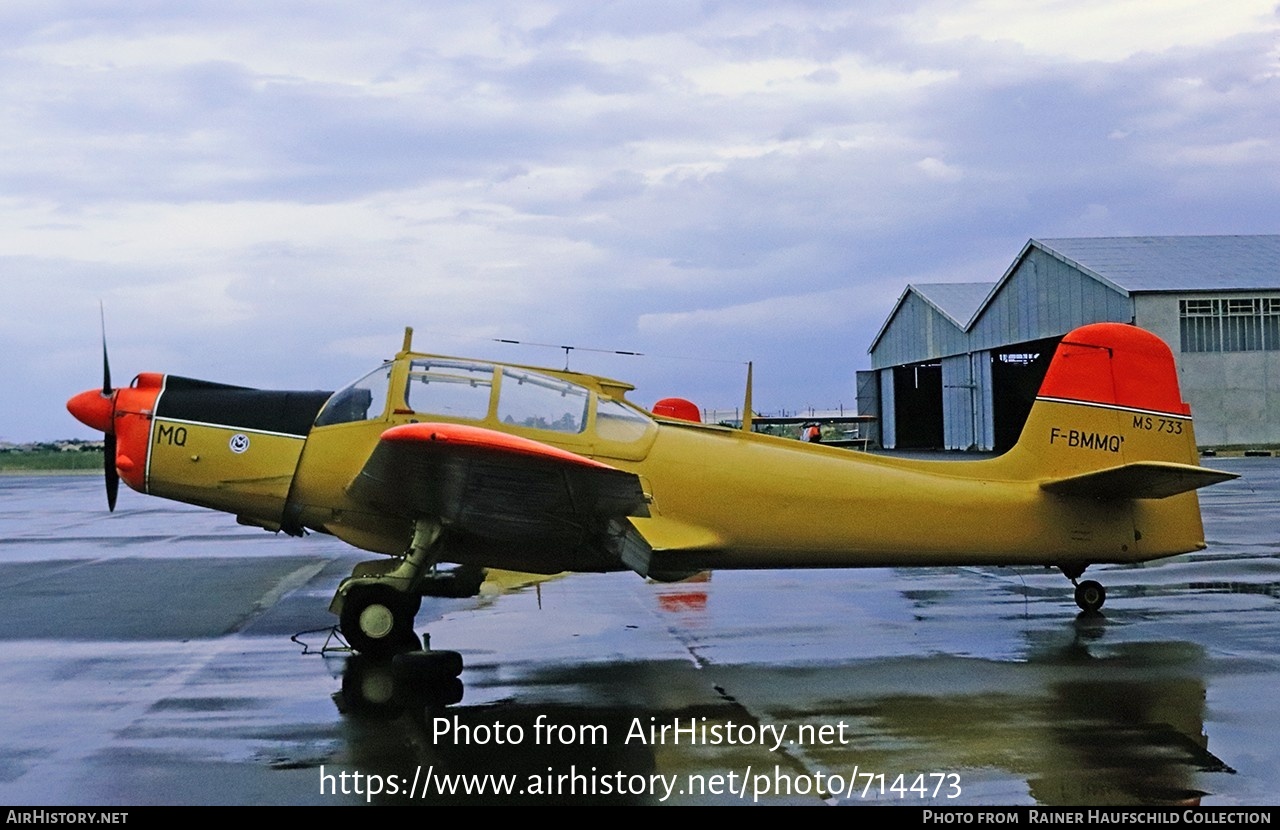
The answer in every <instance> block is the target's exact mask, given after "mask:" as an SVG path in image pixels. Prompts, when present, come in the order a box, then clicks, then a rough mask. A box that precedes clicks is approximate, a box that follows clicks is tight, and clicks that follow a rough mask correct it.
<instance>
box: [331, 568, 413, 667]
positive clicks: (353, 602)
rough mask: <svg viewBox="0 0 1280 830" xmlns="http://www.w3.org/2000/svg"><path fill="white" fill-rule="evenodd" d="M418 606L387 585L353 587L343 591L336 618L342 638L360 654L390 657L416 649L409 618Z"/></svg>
mask: <svg viewBox="0 0 1280 830" xmlns="http://www.w3.org/2000/svg"><path fill="white" fill-rule="evenodd" d="M421 604H422V598H421V597H411V596H409V595H407V594H405V593H403V592H401V591H397V590H396V589H394V588H392V587H390V586H389V585H356V586H353V587H352V588H351V590H349V591H348V592H347V595H346V597H345V598H344V599H343V603H342V616H341V617H340V621H341V628H342V636H343V637H344V638H346V641H347V643H348V644H349V645H350V646H351V647H352V648H353V649H355V650H356V651H358V652H360V653H361V654H367V655H369V656H370V657H390V656H391V655H393V654H398V653H400V652H402V651H411V650H413V649H415V648H418V642H417V637H416V636H415V635H414V633H413V618H414V616H416V615H417V613H418V608H419V606H421Z"/></svg>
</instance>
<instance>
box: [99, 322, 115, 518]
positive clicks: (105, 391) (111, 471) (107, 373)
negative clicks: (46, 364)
mask: <svg viewBox="0 0 1280 830" xmlns="http://www.w3.org/2000/svg"><path fill="white" fill-rule="evenodd" d="M98 313H99V315H100V317H101V318H102V397H104V398H108V399H110V398H111V396H112V395H113V394H115V390H114V389H112V388H111V361H110V360H109V359H108V358H107V314H106V311H104V310H103V308H102V305H101V304H99V305H98ZM112 408H113V409H114V407H112ZM113 427H114V425H113ZM102 471H103V474H104V476H105V478H106V481H107V510H108V511H109V512H112V513H114V512H115V509H116V495H117V494H118V493H119V492H120V473H119V472H117V471H116V432H115V429H114V428H112V429H108V430H107V431H106V432H105V433H103V440H102Z"/></svg>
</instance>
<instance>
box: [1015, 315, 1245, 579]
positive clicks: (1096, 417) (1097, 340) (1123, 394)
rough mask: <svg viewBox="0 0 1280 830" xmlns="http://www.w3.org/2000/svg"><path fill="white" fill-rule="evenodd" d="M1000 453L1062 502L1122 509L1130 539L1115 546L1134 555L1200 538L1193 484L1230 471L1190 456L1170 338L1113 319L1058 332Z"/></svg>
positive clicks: (1199, 542) (1174, 548) (1188, 546)
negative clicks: (1015, 430)
mask: <svg viewBox="0 0 1280 830" xmlns="http://www.w3.org/2000/svg"><path fill="white" fill-rule="evenodd" d="M1006 458H1008V463H1009V464H1010V465H1011V466H1012V468H1013V471H1014V472H1016V473H1018V474H1020V475H1024V476H1026V477H1028V478H1030V479H1031V480H1033V481H1038V482H1039V484H1040V488H1041V490H1043V491H1045V492H1047V493H1048V494H1050V495H1051V496H1055V497H1059V498H1061V499H1064V500H1066V501H1065V502H1064V505H1065V504H1066V503H1075V504H1077V505H1079V504H1080V503H1081V502H1082V500H1083V501H1084V503H1085V504H1090V505H1096V506H1092V507H1089V508H1087V509H1088V510H1091V511H1106V510H1116V509H1120V510H1124V511H1125V512H1126V513H1127V514H1128V516H1129V519H1130V521H1131V522H1132V526H1133V541H1132V543H1129V544H1127V545H1125V546H1122V550H1124V551H1126V552H1129V553H1130V555H1131V556H1133V557H1134V558H1147V557H1153V556H1162V555H1168V554H1172V553H1181V552H1184V551H1189V550H1196V549H1199V548H1203V547H1204V529H1203V527H1202V525H1201V522H1200V502H1199V499H1198V498H1197V497H1196V494H1195V492H1194V491H1195V490H1196V489H1198V488H1200V487H1204V486H1207V485H1210V484H1216V483H1218V482H1220V481H1226V480H1227V479H1232V478H1235V477H1236V476H1235V475H1233V474H1231V473H1222V472H1218V471H1216V470H1206V469H1204V468H1202V467H1200V466H1198V464H1197V459H1198V454H1197V451H1196V439H1195V433H1194V431H1193V429H1192V425H1191V409H1190V407H1188V406H1187V405H1186V403H1184V402H1183V400H1182V393H1181V392H1180V391H1179V389H1178V372H1177V367H1176V366H1175V364H1174V361H1173V353H1172V352H1171V351H1170V350H1169V347H1168V346H1167V345H1165V343H1164V341H1163V340H1161V339H1160V338H1159V337H1156V336H1155V335H1154V334H1151V333H1150V332H1147V331H1144V330H1142V329H1140V328H1137V327H1135V326H1128V325H1122V324H1119V323H1095V324H1092V325H1088V326H1083V327H1081V328H1078V329H1076V330H1075V331H1073V332H1071V333H1070V334H1068V335H1067V336H1066V337H1065V338H1063V340H1062V343H1061V344H1060V345H1059V346H1058V351H1057V352H1056V353H1055V354H1054V356H1053V361H1052V362H1051V363H1050V364H1049V370H1048V372H1047V373H1046V374H1045V378H1044V382H1043V383H1042V384H1041V385H1040V392H1039V394H1038V395H1037V396H1036V402H1035V404H1034V405H1033V406H1032V408H1031V414H1030V415H1029V416H1028V418H1027V423H1026V426H1024V427H1023V430H1022V435H1021V436H1020V437H1019V439H1018V444H1017V445H1016V446H1015V447H1014V449H1013V450H1012V451H1010V453H1008V454H1007V456H1006ZM1103 503H1105V504H1106V505H1109V506H1104V504H1103Z"/></svg>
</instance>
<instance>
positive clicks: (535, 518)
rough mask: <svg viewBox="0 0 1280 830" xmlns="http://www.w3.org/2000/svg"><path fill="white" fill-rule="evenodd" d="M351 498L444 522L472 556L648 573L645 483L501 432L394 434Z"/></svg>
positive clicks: (448, 429)
mask: <svg viewBox="0 0 1280 830" xmlns="http://www.w3.org/2000/svg"><path fill="white" fill-rule="evenodd" d="M347 492H348V493H349V494H350V495H351V496H352V497H353V498H356V499H358V500H360V501H363V502H365V503H367V504H370V505H372V506H375V507H377V508H378V509H379V510H382V511H384V512H389V513H391V514H393V515H398V516H402V517H404V518H408V519H418V518H432V519H437V520H439V521H440V522H441V524H442V525H443V526H444V527H445V529H446V530H447V531H448V532H449V533H450V534H452V535H453V536H454V538H455V539H458V540H461V543H463V544H468V545H471V546H472V547H484V546H486V545H488V546H490V547H492V548H494V549H495V550H513V551H526V552H527V554H525V555H527V556H528V557H529V558H530V559H531V560H534V559H539V558H545V557H548V556H555V555H561V554H559V553H558V551H561V550H563V551H565V554H564V555H568V556H572V557H574V558H575V561H574V562H573V563H572V564H573V565H574V567H575V569H586V570H592V569H602V570H603V569H608V570H616V569H617V565H619V564H625V565H626V566H628V567H631V568H633V569H636V570H639V571H641V572H642V573H643V572H644V570H647V565H648V553H649V547H648V545H647V544H646V543H645V542H644V539H643V537H641V536H640V534H639V533H638V532H637V531H636V530H635V528H634V527H633V526H632V525H631V523H630V522H628V521H627V520H626V519H627V517H629V516H637V517H646V516H648V515H649V508H648V504H647V501H646V499H645V495H644V491H643V490H642V488H641V485H640V479H639V477H637V476H636V475H635V474H634V473H629V472H626V471H624V470H619V469H617V468H615V467H611V466H609V465H608V464H603V463H601V462H599V461H595V460H593V459H590V458H587V457H585V456H582V455H578V454H576V453H572V452H568V451H566V450H562V449H560V448H558V447H553V446H551V445H549V444H544V443H541V442H539V441H533V440H530V439H527V438H522V437H519V436H515V435H510V434H507V433H504V432H499V431H497V430H492V429H485V428H483V427H476V426H469V425H465V424H446V423H419V424H405V425H402V426H398V427H392V428H391V429H388V430H387V431H386V432H384V433H383V434H382V438H381V440H380V441H379V442H378V446H377V447H376V448H375V449H374V451H373V453H372V454H371V455H370V456H369V460H368V461H367V462H366V463H365V465H364V468H363V469H362V470H361V471H360V473H359V474H358V475H357V476H356V477H355V479H354V480H352V482H351V483H350V485H348V487H347ZM583 560H587V561H583ZM591 561H594V565H595V567H594V568H593V567H591V566H590V564H589V562H591ZM537 564H538V563H537V562H534V561H520V562H515V563H505V564H503V565H502V566H503V567H510V566H512V565H520V566H523V567H525V568H526V569H528V570H536V568H534V567H531V566H532V565H537ZM610 565H612V567H609V566H610ZM642 568H643V570H642ZM563 569H565V568H564V567H558V568H555V570H563Z"/></svg>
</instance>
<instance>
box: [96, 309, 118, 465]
mask: <svg viewBox="0 0 1280 830" xmlns="http://www.w3.org/2000/svg"><path fill="white" fill-rule="evenodd" d="M98 316H99V317H100V318H101V320H102V395H103V397H107V396H109V395H110V394H111V391H112V389H111V361H109V360H107V312H106V309H104V308H103V307H102V303H101V302H99V303H98ZM111 466H112V467H113V468H114V467H115V461H114V458H113V460H112V464H111Z"/></svg>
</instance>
